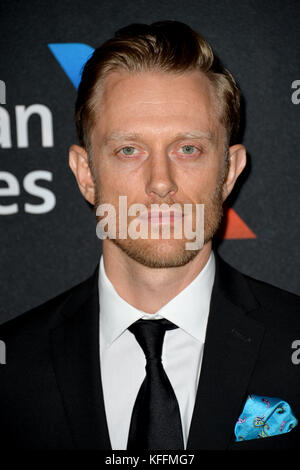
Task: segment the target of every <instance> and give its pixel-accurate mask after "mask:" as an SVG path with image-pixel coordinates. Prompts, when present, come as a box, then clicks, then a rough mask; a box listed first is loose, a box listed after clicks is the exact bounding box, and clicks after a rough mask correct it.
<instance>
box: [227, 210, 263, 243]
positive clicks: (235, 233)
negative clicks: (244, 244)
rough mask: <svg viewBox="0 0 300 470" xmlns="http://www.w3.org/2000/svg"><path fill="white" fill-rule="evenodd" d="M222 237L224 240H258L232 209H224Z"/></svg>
mask: <svg viewBox="0 0 300 470" xmlns="http://www.w3.org/2000/svg"><path fill="white" fill-rule="evenodd" d="M220 236H221V237H222V238H224V239H227V240H228V239H237V238H256V235H255V233H254V232H252V230H251V229H250V228H249V227H248V225H247V224H246V223H245V222H244V221H243V220H242V219H241V218H240V216H239V215H238V214H237V213H236V212H235V210H234V209H232V208H231V207H224V218H223V221H222V228H221V231H220Z"/></svg>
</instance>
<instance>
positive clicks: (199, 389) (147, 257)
mask: <svg viewBox="0 0 300 470" xmlns="http://www.w3.org/2000/svg"><path fill="white" fill-rule="evenodd" d="M76 125H77V132H78V138H79V145H72V146H71V148H70V152H69V163H70V167H71V169H72V171H73V173H74V175H75V177H76V180H77V182H78V186H79V189H80V191H81V193H82V194H83V196H84V197H85V199H86V200H87V201H88V202H89V203H91V204H92V205H94V207H95V211H96V215H97V220H98V222H99V224H101V222H103V220H104V219H105V213H104V212H105V211H104V210H103V208H105V209H106V211H108V210H109V207H113V208H114V210H115V213H113V216H114V215H115V217H113V216H111V215H110V218H108V219H106V220H105V223H106V225H107V237H106V238H105V237H104V236H103V238H104V239H103V255H102V256H101V259H100V263H99V265H98V266H97V268H96V270H95V272H94V273H93V275H92V276H91V277H90V278H89V279H87V280H86V281H84V282H83V283H81V284H79V285H77V286H75V287H73V288H72V289H70V290H68V291H67V292H64V293H63V294H61V295H59V296H57V297H56V298H54V299H51V300H49V301H48V302H46V303H45V304H43V305H41V306H39V307H37V308H35V309H33V310H31V311H29V312H27V313H25V314H24V315H22V316H21V317H18V318H17V319H14V320H12V321H9V322H7V323H6V324H4V325H2V326H1V329H0V337H1V339H2V340H4V341H5V344H6V348H7V364H6V365H5V366H2V367H1V370H0V373H1V389H0V407H1V423H2V425H1V430H2V434H3V435H2V436H1V442H2V443H3V445H4V446H5V447H9V448H26V449H27V448H28V449H61V448H68V449H76V448H77V449H78V448H79V449H128V450H144V449H165V450H168V449H182V450H183V449H264V448H266V449H269V448H270V449H277V448H294V447H296V445H297V443H299V441H300V439H299V436H300V435H299V426H297V418H298V419H299V417H300V398H299V387H300V366H298V367H297V364H296V362H297V361H295V360H292V354H293V352H295V351H294V350H293V348H292V345H293V343H294V341H295V340H297V339H300V317H299V306H300V302H299V298H298V297H297V296H295V295H293V294H290V293H288V292H285V291H283V290H281V289H278V288H276V287H274V286H271V285H269V284H267V283H264V282H261V281H258V280H255V279H253V278H250V277H249V276H247V275H244V274H242V273H240V272H238V271H237V270H236V269H234V268H233V267H231V266H229V265H228V264H227V263H225V262H224V261H223V260H222V259H221V258H220V256H219V255H218V254H217V253H216V252H214V250H212V238H213V236H214V234H215V233H216V231H217V229H218V227H219V224H220V220H221V216H222V204H223V202H224V201H225V199H226V198H227V196H228V195H229V194H230V192H231V191H232V188H233V187H234V184H235V182H236V180H237V178H238V176H239V175H240V173H241V172H242V171H243V169H244V167H245V165H246V150H245V147H244V146H243V145H242V144H240V143H237V142H236V140H235V139H236V137H237V132H238V125H239V91H238V88H237V86H236V83H235V81H234V78H233V77H232V75H231V74H230V73H229V72H228V71H227V70H225V69H223V68H222V67H221V66H220V65H218V64H217V62H216V60H215V58H214V55H213V52H212V50H211V48H210V46H209V45H208V43H207V42H206V41H205V40H204V39H203V38H202V37H201V36H200V35H198V34H197V33H195V32H194V31H192V30H191V29H190V28H189V27H188V26H186V25H184V24H182V23H179V22H172V21H165V22H159V23H154V24H152V25H150V26H148V25H131V26H128V27H126V28H123V29H122V30H120V31H118V32H117V33H116V35H115V37H114V38H112V39H111V40H109V41H107V42H106V43H104V44H103V45H102V46H100V47H99V48H98V49H96V51H95V52H94V54H93V56H92V57H91V58H90V60H89V61H88V62H87V64H86V66H85V68H84V70H83V74H82V80H81V84H80V87H79V90H78V97H77V102H76ZM120 196H121V197H124V196H126V202H127V206H126V207H131V206H132V205H133V204H140V205H142V206H139V207H140V208H141V207H142V208H143V207H144V208H145V210H144V211H143V210H141V211H140V214H138V213H137V212H135V213H134V212H130V211H128V213H127V212H126V213H125V215H124V206H122V205H120ZM155 204H158V205H161V204H165V206H163V211H162V212H160V213H159V211H157V206H156V209H155V210H156V212H155V211H154V212H153V213H152V206H153V205H155ZM173 204H175V206H174V208H175V209H174V210H175V212H172V213H171V211H168V210H167V209H168V208H169V207H171V206H173ZM203 205H204V229H203V243H202V244H201V246H198V247H197V246H195V245H194V246H193V248H192V249H187V240H188V239H190V237H188V235H187V234H186V232H184V234H182V236H181V237H179V238H176V237H175V236H171V235H174V233H175V225H176V223H178V222H179V221H180V222H181V223H182V222H184V223H185V222H187V221H190V222H191V224H192V225H191V227H192V229H193V230H192V233H194V236H195V237H196V238H197V233H196V232H199V231H200V230H201V227H199V225H198V223H197V221H199V218H198V219H197V214H198V215H199V213H200V212H199V213H198V212H197V210H198V209H197V208H199V207H203ZM184 206H186V207H188V208H192V210H191V211H190V213H188V212H186V213H185V212H183V211H182V212H180V209H183V208H184ZM137 216H139V217H137ZM166 216H168V217H169V219H168V220H166ZM112 218H114V220H112ZM135 220H138V221H139V223H140V227H141V226H142V223H145V222H149V224H150V225H151V226H153V227H154V229H155V227H156V234H158V237H150V236H146V237H133V236H131V237H130V236H128V235H129V229H128V230H127V227H129V225H130V223H131V222H134V221H135ZM110 222H112V224H110ZM114 223H115V225H114ZM124 224H125V225H124ZM121 225H122V226H121ZM124 226H125V227H126V229H125V231H124ZM163 226H164V227H166V226H167V227H168V228H169V229H170V236H169V237H165V238H164V237H163V236H162V229H163ZM99 227H100V226H99ZM101 227H102V232H101V230H100V229H99V234H100V233H102V235H103V225H102V226H101ZM154 232H155V230H154ZM97 233H98V232H97ZM147 233H148V235H149V232H147Z"/></svg>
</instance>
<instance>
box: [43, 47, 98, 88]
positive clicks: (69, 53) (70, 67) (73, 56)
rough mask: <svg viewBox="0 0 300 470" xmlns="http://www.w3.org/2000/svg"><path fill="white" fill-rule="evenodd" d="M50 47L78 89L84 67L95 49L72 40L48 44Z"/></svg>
mask: <svg viewBox="0 0 300 470" xmlns="http://www.w3.org/2000/svg"><path fill="white" fill-rule="evenodd" d="M48 47H49V49H50V51H51V52H52V54H53V55H54V57H55V58H56V60H57V62H58V63H59V65H60V66H61V67H62V69H63V70H64V72H65V73H66V74H67V76H68V77H69V79H70V80H71V82H72V83H73V85H74V87H75V88H76V90H77V88H78V86H79V83H80V80H81V73H82V69H83V67H84V65H85V63H86V61H87V60H88V59H89V58H90V56H91V55H92V53H93V52H94V49H93V48H92V47H91V46H88V45H87V44H82V43H71V42H70V43H57V44H48Z"/></svg>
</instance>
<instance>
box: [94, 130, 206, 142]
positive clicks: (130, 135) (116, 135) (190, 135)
mask: <svg viewBox="0 0 300 470" xmlns="http://www.w3.org/2000/svg"><path fill="white" fill-rule="evenodd" d="M141 138H143V134H140V133H137V132H117V131H116V132H112V134H110V135H108V136H107V137H105V138H104V139H103V141H102V143H103V145H104V146H106V145H107V144H108V143H109V142H111V141H120V140H135V139H141ZM173 138H174V140H178V139H207V140H208V141H210V142H212V141H214V140H215V135H214V134H212V133H211V132H203V131H194V132H179V133H178V134H176V135H175V136H174V137H173Z"/></svg>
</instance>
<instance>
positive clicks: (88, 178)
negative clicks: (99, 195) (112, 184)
mask: <svg viewBox="0 0 300 470" xmlns="http://www.w3.org/2000/svg"><path fill="white" fill-rule="evenodd" d="M69 166H70V168H71V170H72V171H73V173H74V176H75V178H76V180H77V184H78V187H79V189H80V191H81V194H82V195H83V196H84V197H85V199H86V200H87V201H88V202H89V203H90V204H94V201H95V184H94V180H93V177H92V174H91V170H90V166H89V161H88V154H87V152H86V150H85V149H84V148H83V147H80V146H79V145H72V146H71V147H70V149H69Z"/></svg>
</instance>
